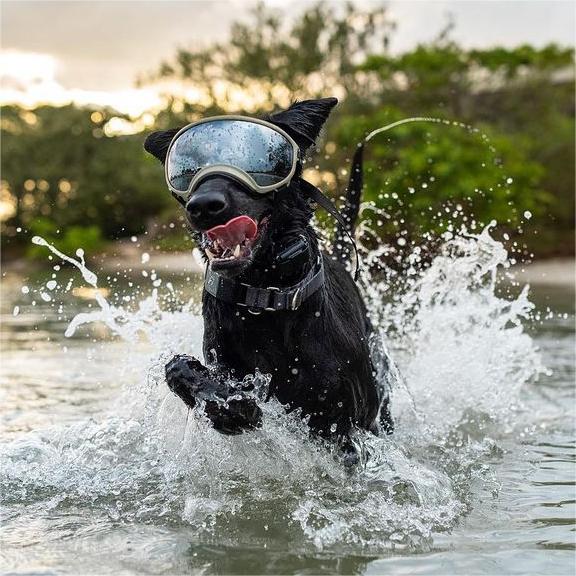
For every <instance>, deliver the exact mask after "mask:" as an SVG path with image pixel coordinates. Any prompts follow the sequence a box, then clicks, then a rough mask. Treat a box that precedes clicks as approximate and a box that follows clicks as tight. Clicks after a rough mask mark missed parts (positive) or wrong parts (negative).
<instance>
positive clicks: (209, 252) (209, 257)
mask: <svg viewBox="0 0 576 576" xmlns="http://www.w3.org/2000/svg"><path fill="white" fill-rule="evenodd" d="M206 256H208V260H213V259H214V258H215V257H216V255H215V254H214V253H213V252H211V251H210V250H209V249H208V248H206Z"/></svg>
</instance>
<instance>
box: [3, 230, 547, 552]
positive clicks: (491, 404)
mask: <svg viewBox="0 0 576 576" xmlns="http://www.w3.org/2000/svg"><path fill="white" fill-rule="evenodd" d="M34 241H35V243H37V244H41V245H45V246H47V247H48V248H49V249H50V250H51V251H52V252H53V253H55V254H56V255H57V256H59V257H60V258H62V259H64V260H66V261H68V262H69V263H71V264H73V265H74V266H76V268H78V269H79V270H80V272H81V274H82V276H83V278H84V280H85V281H86V282H87V283H88V284H89V285H90V286H91V288H93V289H94V291H93V294H94V298H95V301H96V303H97V305H98V309H97V310H94V311H91V312H88V313H82V314H79V315H77V316H76V317H75V318H74V319H73V320H72V321H71V323H70V325H69V327H68V330H67V332H66V334H67V335H69V336H70V335H72V334H73V333H74V331H76V330H78V329H79V328H80V327H81V326H82V325H84V324H87V323H93V322H99V323H104V324H105V325H106V326H107V327H108V328H109V329H110V331H111V332H112V333H114V334H115V335H116V336H119V337H120V338H122V339H123V340H125V341H126V342H128V343H130V345H131V353H130V354H129V355H127V356H126V358H125V363H126V364H130V365H131V366H132V367H133V368H134V370H135V371H136V372H137V374H138V377H137V383H136V384H129V385H127V386H125V389H124V390H123V392H122V394H121V397H120V398H118V399H117V402H115V403H114V404H113V408H111V409H110V412H109V413H108V414H105V415H102V416H101V417H99V418H97V419H93V420H88V421H80V422H78V423H76V424H74V425H72V426H67V427H55V428H50V429H46V430H42V431H38V432H34V433H30V434H27V435H25V436H21V437H19V438H18V439H17V440H15V441H13V442H12V443H11V444H8V445H4V446H2V447H1V448H0V486H1V489H2V495H3V499H4V501H5V504H8V505H9V504H15V505H16V504H18V505H19V506H41V507H42V508H43V509H44V510H46V511H48V510H54V511H57V510H65V509H66V508H67V507H72V508H79V509H82V510H85V511H86V512H88V511H89V513H90V514H93V515H94V517H99V518H104V519H107V521H109V522H116V521H123V522H124V521H126V522H141V523H150V524H179V525H180V524H185V525H187V526H189V527H190V529H191V530H192V531H193V532H194V533H196V534H197V536H198V537H199V538H201V537H205V536H206V537H215V538H225V539H226V541H228V542H236V543H258V542H261V541H263V540H266V539H270V538H273V537H274V536H275V535H276V536H277V535H279V534H281V535H282V539H283V542H284V543H285V544H286V545H288V543H290V546H291V547H292V548H293V549H296V548H298V547H302V546H313V547H317V548H323V549H325V548H330V547H331V546H335V545H338V546H339V547H340V549H341V548H342V546H345V545H348V546H350V547H352V548H354V549H356V550H359V548H357V547H358V546H361V547H362V551H363V552H366V550H370V549H375V550H377V549H383V548H390V547H392V548H397V547H406V546H408V547H418V548H419V549H421V548H425V547H427V546H429V544H430V542H431V538H432V536H433V534H434V533H435V532H439V531H444V530H449V529H450V528H452V527H453V526H454V525H455V523H456V522H457V520H458V518H460V517H461V516H462V515H463V514H465V513H466V511H467V509H468V507H469V504H470V503H469V497H470V491H471V486H472V484H474V483H479V482H480V483H483V484H485V485H486V487H487V489H489V490H491V489H495V488H496V485H495V483H494V480H493V478H492V476H491V470H490V469H489V468H488V467H486V466H485V465H484V464H480V461H481V460H482V459H483V458H484V457H485V456H486V455H496V454H497V453H498V450H499V448H498V439H499V438H500V437H502V435H504V434H506V430H507V428H508V427H510V426H511V425H512V424H513V419H514V413H515V412H516V411H519V410H521V405H520V396H519V391H520V389H521V387H522V386H523V385H524V384H525V383H526V382H528V381H529V380H531V379H534V378H535V377H537V375H538V374H539V373H540V372H542V370H543V368H542V366H541V364H540V360H539V355H538V352H537V350H536V349H535V347H534V344H533V342H532V340H531V338H530V337H529V336H528V335H527V334H526V333H525V331H524V329H523V326H522V321H523V319H525V318H527V317H528V316H529V314H530V311H531V309H532V305H531V304H530V302H529V300H528V295H527V291H526V290H524V291H522V292H521V294H520V295H519V296H517V297H508V298H506V297H503V296H500V295H498V293H497V286H496V274H497V270H498V269H499V268H500V267H502V266H504V267H506V266H507V265H508V264H507V254H506V251H505V250H504V248H503V247H502V245H501V244H499V243H498V242H496V241H495V240H494V239H493V238H492V237H491V236H490V229H489V228H486V229H485V230H484V231H483V232H482V233H481V234H478V235H467V234H461V235H458V236H456V237H455V238H453V239H451V240H449V241H447V242H446V243H445V244H444V246H443V248H442V250H441V252H440V253H439V255H438V256H437V257H436V258H435V259H434V260H433V261H432V263H431V264H430V265H428V266H421V267H417V266H414V267H413V269H412V272H411V279H410V281H409V282H407V283H406V286H405V289H404V290H402V291H400V292H399V293H396V294H395V295H394V296H393V297H388V296H387V295H386V293H387V288H388V285H387V283H386V281H385V280H384V278H386V274H382V273H380V276H381V278H382V279H379V278H380V276H378V275H376V276H374V277H371V278H369V277H368V276H367V272H366V271H365V272H364V279H363V280H364V291H365V293H366V297H367V299H368V302H369V309H370V313H371V315H372V317H373V319H374V321H375V323H376V325H377V327H378V329H379V331H380V334H381V336H382V338H383V339H384V340H385V342H386V343H387V347H388V348H389V350H390V352H391V354H392V356H393V357H394V358H395V360H396V363H397V364H398V367H399V373H398V374H397V375H393V378H392V380H394V381H395V387H394V390H393V399H392V404H393V410H394V415H395V418H396V424H397V429H396V432H395V434H394V435H393V436H392V437H386V438H376V437H374V436H371V435H369V434H366V433H358V435H357V437H356V438H355V442H356V443H357V444H358V447H359V449H360V450H361V451H362V454H363V457H364V466H363V467H362V469H360V470H358V471H356V472H355V473H352V474H351V473H350V472H348V471H346V469H345V468H344V467H343V466H342V464H341V462H340V461H339V459H338V457H337V455H336V454H334V453H333V451H332V450H331V449H330V447H327V446H324V445H322V444H321V443H319V442H317V441H312V440H310V438H309V436H308V431H307V427H306V424H305V422H302V420H300V418H299V417H298V415H297V414H290V415H287V414H285V412H284V410H283V409H282V407H281V406H280V405H278V403H277V402H275V401H270V402H267V403H262V409H263V411H264V425H263V428H262V429H261V430H258V431H256V432H254V433H250V434H244V435H241V436H237V437H228V436H223V435H220V434H218V433H217V432H215V431H214V430H213V429H212V428H211V427H210V425H209V423H208V422H207V420H206V419H205V418H204V416H203V415H202V414H201V413H198V412H191V411H190V410H188V409H187V408H186V407H185V406H184V404H183V403H182V402H181V401H180V400H179V399H177V398H176V397H175V396H173V395H172V394H171V393H169V392H168V391H167V387H166V386H165V383H164V375H163V370H164V369H163V367H164V364H165V363H166V361H167V360H168V359H169V358H170V357H171V355H172V354H174V353H176V352H187V353H191V354H194V355H196V356H201V341H202V321H201V318H200V316H199V315H198V312H197V311H195V310H196V308H195V306H194V305H193V304H191V303H183V304H182V305H181V307H180V309H179V310H177V311H168V310H164V309H162V306H161V305H160V298H159V296H158V289H157V288H155V289H154V291H153V293H152V296H150V297H148V298H146V299H144V300H143V301H141V302H140V303H139V305H138V307H137V308H136V309H134V308H131V309H128V308H123V307H119V306H113V305H111V304H110V302H109V300H107V299H106V298H105V297H104V295H103V293H102V292H101V291H99V290H98V279H97V276H96V275H95V274H94V273H93V272H91V271H90V270H88V268H87V267H86V265H85V263H84V261H83V255H82V254H78V256H79V260H76V259H74V258H70V257H68V256H66V255H64V254H62V253H60V252H58V251H57V250H56V249H55V248H54V247H53V246H50V245H49V244H48V243H47V242H45V241H44V240H43V239H41V238H36V239H35V240H34ZM369 256H370V258H371V259H372V262H374V261H376V259H377V255H375V254H372V255H369ZM370 258H369V259H370ZM50 290H51V294H54V292H56V291H57V290H56V289H55V288H54V287H52V288H51V289H50ZM143 339H144V340H146V341H147V343H148V344H147V345H146V346H145V347H142V349H140V348H137V347H134V346H133V345H134V344H135V343H136V342H139V341H141V340H143ZM125 368H126V366H125V365H122V366H121V365H119V366H118V367H117V369H118V373H119V374H120V373H121V372H122V371H123V370H124V369H125ZM63 372H65V367H64V368H63ZM400 374H401V375H402V376H400ZM382 377H384V375H382ZM253 378H254V380H255V383H256V388H257V390H264V389H265V388H266V386H267V383H268V377H267V376H266V375H262V374H256V375H255V376H254V377H253Z"/></svg>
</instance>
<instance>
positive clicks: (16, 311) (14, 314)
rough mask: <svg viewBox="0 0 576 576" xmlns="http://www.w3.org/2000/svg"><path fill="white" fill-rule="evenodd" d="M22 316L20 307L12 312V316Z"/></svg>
mask: <svg viewBox="0 0 576 576" xmlns="http://www.w3.org/2000/svg"><path fill="white" fill-rule="evenodd" d="M18 314H20V306H14V310H12V316H18Z"/></svg>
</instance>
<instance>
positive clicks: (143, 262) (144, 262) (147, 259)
mask: <svg viewBox="0 0 576 576" xmlns="http://www.w3.org/2000/svg"><path fill="white" fill-rule="evenodd" d="M149 261H150V254H148V252H144V254H142V264H146V262H149Z"/></svg>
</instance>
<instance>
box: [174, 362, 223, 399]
mask: <svg viewBox="0 0 576 576" xmlns="http://www.w3.org/2000/svg"><path fill="white" fill-rule="evenodd" d="M166 383H167V384H168V388H170V390H172V392H174V394H176V395H177V396H179V397H180V398H181V399H182V400H183V401H184V402H185V403H186V404H187V405H188V406H190V407H193V406H194V405H195V404H196V400H218V399H220V400H224V399H226V398H227V396H228V395H227V388H226V385H225V384H224V383H223V382H221V381H220V380H219V379H217V378H216V377H215V376H213V375H212V374H211V373H210V371H209V370H208V368H206V366H204V365H203V364H202V362H200V360H198V359H197V358H194V357H193V356H188V355H186V354H179V355H177V356H174V358H172V360H170V362H168V364H166Z"/></svg>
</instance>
